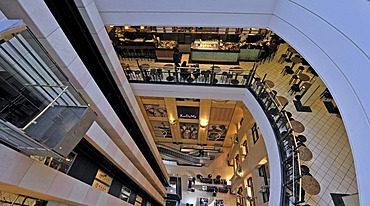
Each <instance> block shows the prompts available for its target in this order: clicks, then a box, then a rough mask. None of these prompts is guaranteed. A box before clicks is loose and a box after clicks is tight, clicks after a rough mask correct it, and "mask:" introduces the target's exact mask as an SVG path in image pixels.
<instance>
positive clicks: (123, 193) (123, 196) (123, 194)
mask: <svg viewBox="0 0 370 206" xmlns="http://www.w3.org/2000/svg"><path fill="white" fill-rule="evenodd" d="M130 194H131V190H130V189H128V188H127V187H126V186H122V189H121V195H120V197H119V198H120V199H121V200H123V201H126V202H127V201H128V199H129V197H130Z"/></svg>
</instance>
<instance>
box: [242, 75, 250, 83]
mask: <svg viewBox="0 0 370 206" xmlns="http://www.w3.org/2000/svg"><path fill="white" fill-rule="evenodd" d="M248 80H249V75H248V74H245V75H243V79H242V84H246V83H247V82H248Z"/></svg>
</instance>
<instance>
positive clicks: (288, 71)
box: [281, 66, 294, 76]
mask: <svg viewBox="0 0 370 206" xmlns="http://www.w3.org/2000/svg"><path fill="white" fill-rule="evenodd" d="M281 73H283V76H285V75H287V74H293V73H294V72H293V69H292V68H291V67H290V66H285V67H284V69H283V70H282V71H281Z"/></svg>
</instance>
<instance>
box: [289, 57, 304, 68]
mask: <svg viewBox="0 0 370 206" xmlns="http://www.w3.org/2000/svg"><path fill="white" fill-rule="evenodd" d="M301 62H302V59H301V58H300V57H293V58H292V66H291V69H293V68H294V66H295V65H296V64H299V63H301Z"/></svg>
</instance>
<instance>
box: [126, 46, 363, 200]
mask: <svg viewBox="0 0 370 206" xmlns="http://www.w3.org/2000/svg"><path fill="white" fill-rule="evenodd" d="M287 48H288V45H287V44H282V45H280V47H279V50H278V52H277V54H276V56H275V59H273V60H272V61H270V62H266V63H264V64H262V65H260V66H259V68H258V70H257V74H258V75H259V76H261V77H262V76H263V75H265V74H267V76H266V79H268V80H271V81H273V82H274V84H275V86H274V90H276V91H277V92H278V95H282V96H285V97H286V98H287V99H288V100H289V104H288V105H287V107H286V110H288V111H290V112H291V113H292V114H293V118H294V119H295V120H298V121H300V122H302V123H303V124H304V126H305V131H304V132H303V135H305V136H306V137H307V142H306V145H307V147H308V148H309V149H310V150H311V151H312V153H313V159H312V160H311V161H308V162H303V163H304V164H305V165H307V166H308V167H309V168H310V173H311V174H312V175H313V177H315V178H316V179H317V180H318V182H319V183H320V186H321V191H320V193H319V194H318V195H315V196H310V195H307V194H306V198H305V199H306V201H307V203H308V204H309V205H311V206H316V205H317V206H322V205H333V201H332V199H331V196H330V193H346V194H353V193H357V192H358V190H357V182H356V174H355V167H354V162H353V157H352V153H351V148H350V145H349V141H348V137H347V134H346V130H345V127H344V124H343V121H342V119H341V118H340V115H336V114H332V113H328V111H327V109H326V107H325V106H324V104H323V102H322V100H320V99H319V98H318V99H316V100H315V101H314V103H313V104H312V105H310V106H311V109H312V112H310V113H307V112H297V111H296V109H295V107H294V104H293V99H294V95H293V96H291V95H289V93H288V90H289V88H290V85H289V84H288V82H289V80H290V78H291V75H286V76H282V74H280V72H281V70H282V69H283V68H284V66H285V65H291V63H285V62H284V63H283V64H280V63H278V62H277V61H278V59H279V57H280V56H281V54H282V53H285V51H286V50H287ZM122 63H124V64H129V65H130V66H131V67H137V64H136V62H134V61H127V60H122ZM140 63H148V64H150V65H152V66H163V65H164V64H165V63H157V62H153V61H140ZM211 66H212V65H211V64H209V65H207V64H202V65H201V68H207V67H208V68H209V67H211ZM218 66H220V67H221V69H229V68H231V67H235V65H232V66H231V65H218ZM240 66H241V67H242V68H243V69H245V70H249V69H251V68H252V67H253V63H252V62H240ZM298 66H299V65H296V67H295V68H297V67H298ZM306 68H307V67H306ZM306 70H307V69H306ZM303 73H306V72H305V71H304V72H303ZM306 74H307V75H309V76H312V74H311V73H306ZM220 158H225V159H226V157H223V156H220V157H219V159H220ZM219 159H217V161H215V162H214V163H213V164H212V165H211V166H210V167H208V168H190V167H168V170H169V173H170V174H179V175H181V176H184V177H186V178H185V180H186V179H187V177H188V176H189V175H194V174H198V173H207V174H208V173H216V172H217V173H220V174H221V175H222V176H225V177H227V176H230V177H231V174H230V171H232V168H231V167H227V166H226V161H224V160H225V159H220V160H219ZM185 186H186V182H185ZM194 195H196V196H197V197H199V195H200V194H199V195H198V194H195V193H187V191H186V188H185V192H184V193H183V198H184V201H183V202H188V201H189V203H190V201H193V199H194V197H195V196H194ZM201 195H203V194H201ZM204 195H205V194H204ZM222 198H224V199H225V201H226V205H235V196H231V195H228V196H226V197H222ZM229 202H230V203H229Z"/></svg>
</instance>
